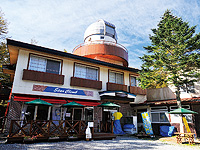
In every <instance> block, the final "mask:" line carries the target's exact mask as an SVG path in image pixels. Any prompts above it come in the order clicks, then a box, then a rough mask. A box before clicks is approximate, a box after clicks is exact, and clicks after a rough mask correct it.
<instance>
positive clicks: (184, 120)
mask: <svg viewBox="0 0 200 150" xmlns="http://www.w3.org/2000/svg"><path fill="white" fill-rule="evenodd" d="M183 123H184V125H185V127H186V130H187V133H191V131H190V128H189V126H188V123H187V120H186V118H185V117H183Z"/></svg>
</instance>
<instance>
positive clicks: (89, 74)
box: [74, 64, 98, 80]
mask: <svg viewBox="0 0 200 150" xmlns="http://www.w3.org/2000/svg"><path fill="white" fill-rule="evenodd" d="M74 76H75V77H78V78H84V79H90V80H98V69H97V68H93V67H88V66H84V65H80V64H75V73H74Z"/></svg>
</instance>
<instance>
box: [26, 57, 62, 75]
mask: <svg viewBox="0 0 200 150" xmlns="http://www.w3.org/2000/svg"><path fill="white" fill-rule="evenodd" d="M60 64H61V63H60V61H55V60H51V59H47V58H44V57H40V56H35V55H30V61H29V68H28V69H29V70H35V71H41V72H48V73H54V74H60V68H61V67H60Z"/></svg>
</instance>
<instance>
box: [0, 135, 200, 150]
mask: <svg viewBox="0 0 200 150" xmlns="http://www.w3.org/2000/svg"><path fill="white" fill-rule="evenodd" d="M32 149H33V150H39V149H45V150H46V149H72V150H84V149H90V150H93V149H94V150H103V149H104V150H106V149H113V150H118V149H123V150H124V149H134V150H151V149H154V150H156V149H157V150H194V149H200V147H199V146H196V145H195V146H189V145H186V144H182V145H181V144H180V145H178V144H170V143H164V142H161V141H159V140H151V139H149V140H142V139H138V138H135V137H124V136H120V137H117V138H116V139H114V140H99V141H73V142H69V141H64V142H46V143H45V142H43V143H34V144H5V141H0V150H32Z"/></svg>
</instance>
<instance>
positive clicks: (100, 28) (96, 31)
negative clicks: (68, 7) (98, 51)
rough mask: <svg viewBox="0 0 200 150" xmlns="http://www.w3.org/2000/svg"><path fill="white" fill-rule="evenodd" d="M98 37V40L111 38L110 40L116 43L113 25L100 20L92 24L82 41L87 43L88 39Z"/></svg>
mask: <svg viewBox="0 0 200 150" xmlns="http://www.w3.org/2000/svg"><path fill="white" fill-rule="evenodd" d="M95 35H98V36H100V40H102V39H104V38H102V37H103V36H106V37H111V38H112V40H114V41H115V42H117V33H116V31H115V25H113V24H111V23H109V22H107V21H105V20H103V19H100V20H98V21H97V22H95V23H92V24H91V25H90V26H89V27H88V28H87V29H86V31H85V34H84V41H88V39H89V37H91V36H95Z"/></svg>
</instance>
